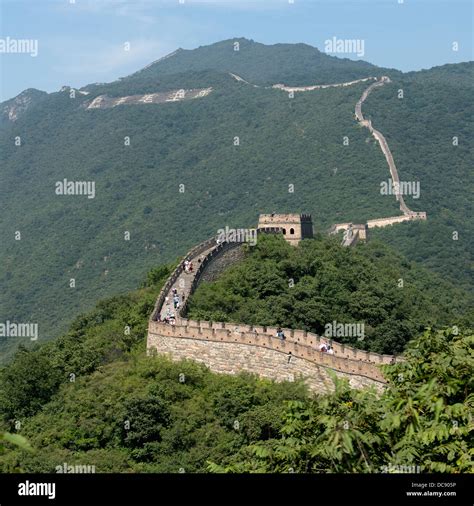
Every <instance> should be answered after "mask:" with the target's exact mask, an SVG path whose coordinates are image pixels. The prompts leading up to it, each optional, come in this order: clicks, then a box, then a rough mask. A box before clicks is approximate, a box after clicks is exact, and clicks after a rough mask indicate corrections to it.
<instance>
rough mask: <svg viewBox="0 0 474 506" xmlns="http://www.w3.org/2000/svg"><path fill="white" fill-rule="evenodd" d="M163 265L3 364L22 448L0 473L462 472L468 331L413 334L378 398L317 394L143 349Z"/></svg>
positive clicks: (341, 390) (4, 398) (6, 420)
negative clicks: (54, 336) (148, 353)
mask: <svg viewBox="0 0 474 506" xmlns="http://www.w3.org/2000/svg"><path fill="white" fill-rule="evenodd" d="M346 251H347V253H346V254H350V255H354V256H357V255H355V253H350V252H349V251H348V250H346ZM277 252H278V251H277V250H275V253H277ZM358 262H361V260H360V259H359V260H358ZM338 270H340V274H341V275H342V274H343V272H344V269H343V267H342V266H340V267H339V268H338ZM169 274H170V269H169V268H166V267H160V268H157V269H154V270H153V271H152V272H151V273H150V274H149V276H148V278H147V282H146V283H145V284H144V286H142V288H141V289H139V290H136V291H134V292H132V293H129V294H126V295H123V296H120V297H114V298H112V299H109V300H106V301H102V302H101V303H99V304H98V305H97V306H96V307H95V308H94V310H93V311H91V312H89V313H88V314H85V315H81V316H80V317H78V318H77V319H76V320H75V321H74V323H73V324H72V325H71V327H70V329H69V331H68V332H67V333H66V334H65V335H63V336H61V337H59V338H58V339H56V340H54V341H52V342H49V343H45V344H43V345H42V346H39V347H37V348H36V349H34V350H26V349H24V348H23V349H21V350H20V351H18V353H17V354H16V356H15V357H14V360H12V361H11V363H9V364H8V365H7V366H6V367H0V437H1V436H2V434H3V433H4V432H10V433H15V436H18V435H20V436H22V437H25V438H26V441H27V442H28V443H29V447H30V450H28V449H26V448H24V447H23V448H21V447H20V448H19V447H16V446H14V445H12V444H11V443H9V442H5V444H4V442H3V441H1V440H0V472H4V473H7V472H37V473H55V472H72V471H70V470H69V469H81V470H79V471H76V472H96V473H108V472H167V473H178V472H186V473H195V472H209V471H211V472H212V471H235V472H242V471H245V472H251V471H260V472H291V471H290V470H291V469H292V470H293V472H297V473H299V472H319V473H329V472H345V473H350V472H360V473H367V472H370V473H380V472H382V473H387V472H393V471H392V469H395V470H396V469H397V467H398V466H400V465H402V466H416V467H417V472H422V473H424V472H434V471H436V472H469V471H470V470H471V469H472V454H471V453H472V452H471V453H470V449H471V448H472V443H473V440H472V434H473V431H472V423H471V426H470V425H469V424H470V417H471V414H472V413H471V404H472V399H471V397H472V395H470V393H471V392H472V383H473V377H472V367H473V352H472V349H473V348H472V347H473V336H472V332H469V331H468V330H467V329H464V328H463V327H462V326H460V327H459V329H458V331H457V332H456V333H453V331H451V330H444V331H437V332H435V331H430V332H426V333H425V334H424V335H422V336H418V337H416V338H415V339H413V341H412V342H411V343H410V345H409V349H408V351H407V353H406V361H404V362H401V363H399V364H397V365H395V366H386V367H387V368H386V370H385V374H386V376H387V379H388V381H389V382H388V386H387V389H386V391H385V392H384V393H383V394H382V395H380V393H379V394H377V393H376V391H375V390H368V389H365V390H360V391H359V390H351V389H350V388H349V386H348V384H347V383H344V382H340V381H339V382H338V387H337V389H336V392H334V393H332V394H327V395H320V396H318V397H314V396H311V395H310V394H309V393H308V391H307V389H306V388H305V386H304V385H303V384H302V382H300V381H296V382H283V383H273V382H271V381H269V380H262V379H258V378H256V377H255V376H252V375H248V374H239V375H219V374H213V373H211V372H210V371H209V370H206V368H205V367H204V366H203V365H199V364H195V363H192V362H189V361H181V362H176V363H171V362H170V361H169V360H168V359H166V358H164V357H154V356H146V355H145V353H144V350H145V339H146V329H147V323H148V315H149V314H150V311H151V310H152V307H153V304H154V301H155V298H156V296H157V294H158V291H159V289H160V287H161V286H162V284H163V283H164V281H165V279H166V277H167V276H168V275H169ZM127 328H128V330H129V332H125V329H127ZM414 337H415V336H414ZM335 381H336V380H335ZM400 406H405V407H406V409H403V410H401V409H400ZM19 420H20V421H21V424H20V425H19V426H18V425H17V424H16V422H17V421H19ZM453 420H455V421H456V425H455V426H454V424H453ZM10 439H11V438H10ZM63 466H66V469H64V467H63ZM76 466H79V468H76ZM83 466H84V467H83ZM88 466H89V467H88ZM392 466H393V468H392ZM58 468H59V469H58ZM84 469H85V471H84ZM92 469H93V471H92ZM399 472H400V471H399Z"/></svg>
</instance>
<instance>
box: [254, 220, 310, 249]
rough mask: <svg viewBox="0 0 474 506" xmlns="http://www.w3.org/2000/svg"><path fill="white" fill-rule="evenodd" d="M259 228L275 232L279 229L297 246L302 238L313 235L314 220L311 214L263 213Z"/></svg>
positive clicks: (308, 237)
mask: <svg viewBox="0 0 474 506" xmlns="http://www.w3.org/2000/svg"><path fill="white" fill-rule="evenodd" d="M257 228H258V230H262V231H263V232H265V231H269V232H275V229H279V231H281V233H282V234H283V236H284V238H285V239H286V240H287V241H288V242H289V243H290V244H292V245H293V246H297V245H298V243H299V242H300V241H301V239H311V238H312V237H313V222H312V220H311V215H310V214H275V213H272V214H261V215H260V216H259V219H258V227H257Z"/></svg>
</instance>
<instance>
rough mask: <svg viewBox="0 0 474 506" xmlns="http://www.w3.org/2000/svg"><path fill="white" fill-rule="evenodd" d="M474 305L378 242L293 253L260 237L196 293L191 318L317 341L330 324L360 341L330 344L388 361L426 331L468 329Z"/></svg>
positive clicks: (274, 239)
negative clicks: (274, 329)
mask: <svg viewBox="0 0 474 506" xmlns="http://www.w3.org/2000/svg"><path fill="white" fill-rule="evenodd" d="M290 280H292V281H291V282H290ZM473 302H474V301H473V298H472V296H470V294H469V293H465V292H463V291H462V290H460V289H459V288H457V287H456V286H455V285H453V284H450V283H448V282H445V281H443V280H442V279H441V278H440V277H439V276H437V275H434V274H432V273H431V272H429V271H427V270H425V269H422V268H420V267H418V266H417V265H416V264H414V263H413V262H411V263H410V262H407V261H406V260H405V259H404V258H403V257H402V256H401V255H397V254H395V253H394V252H393V251H392V250H391V249H390V248H387V247H386V246H385V245H383V244H382V243H380V242H377V241H374V242H369V243H368V244H362V243H359V244H358V245H357V246H356V247H355V248H343V247H341V246H340V245H339V239H338V238H333V237H326V236H320V237H318V238H317V239H315V240H303V241H302V242H301V244H300V246H299V247H298V248H295V247H293V246H290V245H289V244H288V243H287V242H286V241H285V240H284V239H283V237H282V236H260V237H259V240H258V243H257V245H256V246H255V247H248V248H247V253H246V257H245V258H244V260H243V261H241V262H239V263H238V264H237V265H235V266H233V267H232V268H230V269H229V270H227V271H226V272H225V273H224V274H223V275H222V276H221V277H220V278H219V279H218V280H217V281H216V282H214V283H202V284H201V285H200V286H199V287H198V289H197V291H196V292H195V293H194V295H192V297H191V299H190V301H189V318H191V319H193V320H212V321H225V322H235V323H246V324H250V325H269V326H281V327H284V328H293V329H304V330H308V331H312V332H315V333H317V334H318V335H324V334H325V329H326V325H327V324H331V323H332V322H333V321H336V322H337V323H339V324H345V323H347V324H353V323H358V324H363V325H364V327H363V328H364V332H363V333H362V334H361V335H342V336H340V337H335V340H336V341H338V342H343V343H346V344H349V345H350V346H355V347H357V348H361V349H365V350H368V351H375V352H378V353H386V354H394V353H401V352H402V351H403V349H404V347H405V345H406V344H407V342H408V341H409V340H410V339H412V337H413V336H416V335H419V334H421V333H422V332H423V330H424V329H425V328H427V327H431V328H435V327H438V328H439V327H443V326H452V325H457V326H460V325H461V324H462V322H467V321H468V319H469V316H468V314H469V309H470V308H472V307H473V306H474V304H473ZM469 323H470V324H471V325H472V323H474V322H472V321H471V322H469Z"/></svg>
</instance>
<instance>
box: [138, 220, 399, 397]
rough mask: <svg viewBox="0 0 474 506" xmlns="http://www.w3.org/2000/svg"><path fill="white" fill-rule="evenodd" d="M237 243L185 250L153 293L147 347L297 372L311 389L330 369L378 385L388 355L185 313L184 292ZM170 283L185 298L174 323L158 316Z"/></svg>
mask: <svg viewBox="0 0 474 506" xmlns="http://www.w3.org/2000/svg"><path fill="white" fill-rule="evenodd" d="M289 216H299V215H289ZM271 228H272V227H271ZM273 228H275V227H273ZM237 247H239V248H240V247H241V244H239V243H226V242H224V243H219V244H217V242H216V240H215V238H211V239H208V240H207V241H204V242H202V243H201V244H199V245H197V246H195V247H194V248H193V249H191V250H190V251H189V253H188V254H187V255H186V256H185V257H184V259H183V261H182V262H180V264H179V265H178V266H177V267H176V269H175V271H174V272H173V273H172V274H171V276H170V277H169V279H168V280H167V282H166V283H165V285H164V286H163V288H162V290H161V292H160V295H159V296H158V299H157V302H156V304H155V308H154V311H153V313H152V315H151V318H150V321H149V327H148V340H147V349H148V353H155V352H158V353H165V354H167V355H169V356H171V357H172V358H173V359H175V360H180V359H183V358H187V359H192V360H195V361H197V362H202V363H204V364H206V365H207V366H208V367H209V368H210V369H211V370H214V371H216V372H222V373H227V374H234V373H237V372H240V371H248V372H253V373H255V374H258V375H260V376H263V377H267V378H272V379H275V380H278V381H280V380H285V379H290V380H292V379H295V378H297V377H303V378H305V380H306V382H307V384H308V386H309V388H310V389H312V390H317V391H327V390H330V389H332V388H333V383H332V380H331V377H330V374H329V372H330V371H333V372H334V373H335V374H336V375H338V376H341V377H345V378H347V379H348V380H349V382H350V384H351V385H352V386H354V387H362V386H366V385H375V386H377V387H378V388H381V387H382V386H383V384H384V382H385V380H384V378H383V375H382V372H381V370H380V368H379V366H380V365H383V364H391V363H393V362H394V361H395V360H397V359H396V358H395V357H393V356H391V355H380V354H377V353H370V352H365V351H362V350H358V349H356V348H352V347H350V346H345V345H343V344H340V343H337V342H334V341H332V340H331V339H329V338H326V337H321V336H318V335H316V334H314V333H311V332H306V331H304V330H295V329H283V331H284V333H285V337H286V339H285V340H281V339H279V338H278V337H276V332H277V329H276V327H271V326H251V325H246V324H235V323H224V322H210V321H196V320H189V319H187V318H186V317H185V315H186V311H187V304H188V300H189V297H190V296H191V295H192V294H193V292H194V291H195V289H196V288H197V286H198V284H199V282H200V280H201V278H202V277H203V275H204V274H205V272H206V269H208V268H210V265H211V264H212V263H213V262H215V261H216V260H217V259H218V258H219V257H220V256H221V255H223V254H224V252H226V251H228V250H229V249H232V248H237ZM185 260H190V261H192V262H193V264H195V265H196V266H197V268H196V269H195V270H194V272H192V273H186V272H185V270H184V262H185ZM175 287H176V288H177V289H178V291H179V293H180V294H184V295H185V302H184V304H183V306H182V308H181V310H180V312H179V314H178V315H177V318H176V324H175V325H171V324H167V323H164V322H162V321H158V320H159V319H161V318H162V316H163V311H164V304H165V301H166V297H168V298H169V299H170V300H171V299H172V289H173V288H175ZM323 341H324V342H331V344H332V346H333V349H334V355H329V354H327V353H322V352H320V351H319V345H320V344H321V342H323Z"/></svg>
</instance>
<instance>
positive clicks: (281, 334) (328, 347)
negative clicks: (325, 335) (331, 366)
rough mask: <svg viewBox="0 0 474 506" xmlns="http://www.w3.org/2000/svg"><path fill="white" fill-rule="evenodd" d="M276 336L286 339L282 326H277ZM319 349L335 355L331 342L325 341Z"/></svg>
mask: <svg viewBox="0 0 474 506" xmlns="http://www.w3.org/2000/svg"><path fill="white" fill-rule="evenodd" d="M275 337H278V338H279V339H281V340H282V341H284V340H285V339H286V337H285V333H284V332H283V329H282V328H281V327H278V328H277V331H276V336H275ZM319 351H320V352H321V353H328V354H329V355H334V348H333V347H332V346H331V345H330V344H329V343H326V342H324V341H323V342H322V343H321V344H320V345H319Z"/></svg>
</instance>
